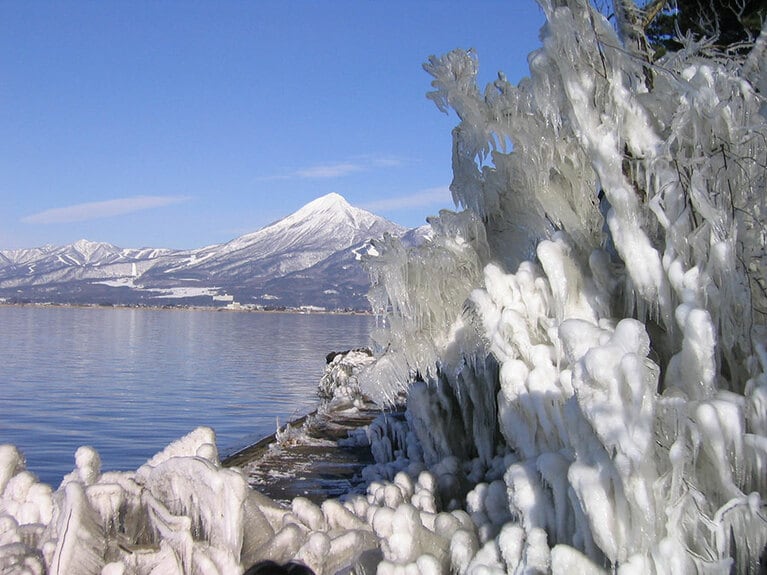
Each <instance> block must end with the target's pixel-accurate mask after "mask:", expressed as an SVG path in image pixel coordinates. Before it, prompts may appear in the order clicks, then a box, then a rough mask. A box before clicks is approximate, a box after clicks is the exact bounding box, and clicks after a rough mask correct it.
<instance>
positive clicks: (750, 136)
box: [367, 0, 767, 573]
mask: <svg viewBox="0 0 767 575" xmlns="http://www.w3.org/2000/svg"><path fill="white" fill-rule="evenodd" d="M539 4H540V6H541V8H542V9H543V11H544V13H545V16H546V24H545V27H544V29H543V32H542V47H541V48H540V49H538V50H536V51H535V52H533V53H532V54H530V56H529V65H530V77H529V78H525V79H524V80H522V82H520V83H519V85H517V86H515V85H512V84H511V83H510V82H508V81H507V80H506V79H505V77H504V76H503V75H502V74H499V77H498V79H497V80H496V81H495V82H493V83H491V84H490V85H488V86H487V87H486V88H485V89H484V90H481V89H480V88H479V87H478V86H477V82H476V76H477V68H478V59H477V56H476V54H475V53H474V52H473V51H464V50H456V51H453V52H450V53H449V54H446V55H444V56H442V57H432V58H430V59H429V61H428V63H427V64H426V65H425V68H426V70H427V72H428V73H429V74H431V75H432V76H433V78H434V80H433V82H432V85H433V87H434V91H432V92H431V93H430V94H429V95H428V96H429V98H430V99H432V100H433V101H434V102H435V104H436V105H437V107H438V108H439V109H440V110H442V111H448V110H449V109H452V110H454V111H455V113H456V114H457V116H458V118H459V120H460V122H459V124H458V125H457V126H456V127H455V129H454V130H453V171H454V179H453V183H452V185H451V190H452V193H453V198H454V201H455V203H456V205H457V206H458V207H459V208H461V211H460V212H457V213H453V212H447V211H445V212H443V213H441V214H440V216H439V217H437V218H434V219H433V220H432V221H431V223H432V227H433V228H434V230H435V234H434V237H433V239H432V240H431V241H429V242H426V243H425V244H424V245H422V246H419V247H416V248H409V249H407V248H405V247H404V246H402V245H401V244H399V243H398V242H397V240H395V239H389V240H386V241H384V242H380V243H379V244H377V245H376V249H377V252H378V256H377V257H372V258H369V259H368V261H367V265H368V267H369V269H370V272H371V277H372V279H373V283H374V288H373V292H371V293H372V294H373V295H374V298H373V303H374V306H375V307H376V308H377V309H378V310H380V311H381V312H382V313H383V315H384V316H385V318H386V322H387V323H388V325H389V326H390V331H389V332H388V336H387V339H385V340H384V341H383V342H382V343H383V344H384V346H385V348H386V350H387V351H386V353H385V354H384V355H383V356H382V357H381V359H380V360H379V362H378V365H377V369H372V370H371V371H370V372H369V374H368V376H367V386H368V387H367V389H368V391H369V392H370V393H371V394H373V395H375V396H376V397H377V398H379V399H380V400H382V401H385V400H387V399H388V400H391V399H394V398H395V397H396V396H398V395H399V394H401V393H402V392H403V391H405V390H406V391H407V394H408V414H409V415H408V417H409V421H410V424H411V430H412V434H413V435H414V436H415V437H417V439H418V445H419V447H420V449H421V452H422V457H423V459H424V461H425V463H426V464H428V465H435V464H438V463H439V462H440V461H443V460H445V458H450V457H458V458H459V459H460V460H461V461H463V462H464V463H465V466H464V467H465V469H466V470H467V471H468V479H469V480H470V482H469V485H474V488H473V489H472V490H471V491H470V493H469V497H468V499H467V501H468V502H469V503H467V505H469V507H472V509H473V511H474V512H476V513H477V514H478V515H477V517H481V518H484V519H483V520H487V521H488V522H489V523H488V525H489V526H488V525H485V526H484V527H482V526H480V532H481V533H484V535H483V536H482V543H483V544H484V545H485V547H483V549H485V548H487V549H488V551H487V553H486V555H485V556H486V557H487V556H492V557H496V559H497V564H498V568H499V569H507V570H508V572H513V571H514V569H517V568H530V569H532V568H536V566H538V567H540V566H541V565H543V566H545V567H546V568H549V569H552V570H553V571H561V570H565V569H568V568H572V567H573V566H575V565H579V566H580V567H581V568H586V567H587V566H588V568H589V569H594V570H598V569H600V568H604V567H613V568H618V569H619V570H620V571H621V572H626V573H634V572H641V573H645V572H656V573H666V572H668V573H671V572H674V573H677V572H696V571H704V572H708V571H712V572H721V571H723V570H727V569H729V568H730V566H734V567H735V569H736V570H737V571H738V572H749V571H750V572H756V571H758V569H759V562H760V555H762V554H763V550H764V548H765V543H767V509H766V508H765V501H764V500H765V497H767V375H766V374H765V372H767V349H766V348H767V248H766V246H767V220H766V218H765V216H767V98H766V97H767V69H766V68H767V26H765V25H762V28H761V33H760V35H759V36H758V38H756V39H754V41H753V42H751V43H750V44H749V46H748V49H747V50H740V51H737V52H732V51H727V50H724V49H721V48H719V47H717V45H716V39H711V38H705V37H693V36H686V37H683V38H677V42H678V43H679V45H680V46H681V48H680V49H679V50H677V51H675V52H668V53H666V54H665V55H664V56H663V57H662V58H660V59H658V60H653V59H652V56H651V50H650V49H649V47H648V43H647V40H646V38H645V32H644V31H645V29H646V26H647V24H648V21H647V13H646V12H645V11H643V10H642V9H641V8H640V7H639V6H637V5H635V4H634V3H633V2H632V1H631V0H615V1H614V2H613V6H612V7H613V10H612V12H613V14H614V16H615V22H614V23H611V22H609V21H608V20H607V19H605V18H604V16H603V15H602V13H600V12H599V11H598V10H596V9H595V8H594V7H593V6H591V5H590V4H589V3H587V2H586V1H584V0H559V1H555V0H541V1H540V2H539ZM657 4H658V3H657V2H652V3H648V4H647V6H646V7H647V8H652V9H653V11H654V12H655V13H657V10H655V8H657V7H658V6H657ZM414 374H417V375H418V377H415V378H414V377H413V376H414ZM413 379H416V380H419V381H415V382H412V380H413ZM411 382H412V383H411ZM467 440H468V441H467ZM500 480H502V481H503V485H504V486H505V494H506V498H505V501H504V505H506V506H507V510H506V513H505V514H504V513H496V514H495V515H496V516H497V517H500V519H497V521H495V522H493V521H492V520H489V519H488V517H489V516H490V515H491V513H489V511H490V510H489V509H487V507H488V506H489V503H486V502H485V500H484V496H481V495H480V494H482V493H487V486H488V485H491V486H492V485H496V486H497V485H498V483H497V482H498V481H500ZM482 486H484V487H482ZM494 489H496V488H494ZM493 501H494V502H495V503H494V504H497V498H495V499H493ZM483 506H484V507H483ZM482 529H484V531H482ZM480 554H481V553H480ZM764 560H765V558H764V556H763V557H762V561H764ZM762 565H764V563H762ZM453 568H454V569H458V567H456V565H455V564H454V565H453ZM458 570H462V571H466V570H469V571H470V570H471V562H469V563H464V564H463V566H462V567H461V568H460V569H458Z"/></svg>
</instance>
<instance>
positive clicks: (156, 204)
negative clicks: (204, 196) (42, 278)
mask: <svg viewBox="0 0 767 575" xmlns="http://www.w3.org/2000/svg"><path fill="white" fill-rule="evenodd" d="M188 199H189V198H188V197H187V196H133V197H130V198H117V199H114V200H105V201H102V202H86V203H84V204H75V205H72V206H65V207H62V208H51V209H49V210H43V211H42V212H38V213H36V214H31V215H28V216H25V217H23V218H21V221H22V222H24V223H27V224H62V223H71V222H84V221H87V220H98V219H101V218H111V217H113V216H122V215H124V214H130V213H132V212H138V211H141V210H149V209H152V208H160V207H163V206H168V205H171V204H178V203H181V202H185V201H187V200H188Z"/></svg>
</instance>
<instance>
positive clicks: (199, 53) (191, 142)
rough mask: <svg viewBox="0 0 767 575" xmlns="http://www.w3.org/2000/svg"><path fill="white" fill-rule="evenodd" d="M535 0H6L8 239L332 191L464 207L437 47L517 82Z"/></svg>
mask: <svg viewBox="0 0 767 575" xmlns="http://www.w3.org/2000/svg"><path fill="white" fill-rule="evenodd" d="M542 23H543V16H542V14H541V11H540V9H539V8H538V6H537V5H536V4H535V2H533V0H497V1H495V0H475V1H468V0H467V1H463V2H457V1H451V0H444V1H429V0H424V1H413V0H410V1H394V0H387V1H373V0H354V1H344V0H324V1H319V0H316V1H308V0H305V1H291V0H287V1H280V2H276V1H275V2H271V1H252V2H245V1H237V2H235V1H222V2H219V1H215V2H214V1H213V0H210V1H206V2H201V1H194V0H191V1H183V2H182V1H181V0H177V1H174V0H163V1H160V0H158V1H149V0H147V1H143V2H129V1H128V0H123V1H111V0H102V1H98V0H83V1H71V2H44V1H37V0H32V1H27V0H16V1H13V0H2V1H0V249H8V248H24V247H35V246H41V245H43V244H47V243H50V244H54V245H62V244H66V243H70V242H73V241H76V240H78V239H80V238H86V239H90V240H94V241H106V242H110V243H113V244H115V245H118V246H120V247H143V246H152V247H170V248H195V247H202V246H205V245H209V244H214V243H221V242H225V241H228V240H230V239H232V238H234V237H236V236H238V235H241V234H243V233H247V232H251V231H255V230H257V229H258V228H260V227H262V226H264V225H266V224H268V223H270V222H272V221H275V220H277V219H279V218H281V217H283V216H285V215H287V214H289V213H291V212H293V211H294V210H296V209H298V208H300V207H301V206H302V205H304V204H305V203H307V202H309V201H311V200H312V199H314V198H316V197H319V196H321V195H324V194H327V193H329V192H337V193H340V194H342V195H343V196H344V197H346V199H347V200H348V201H349V202H350V203H352V204H354V205H356V206H359V207H363V208H366V209H370V210H371V211H374V212H376V213H378V214H380V215H382V216H384V217H387V218H389V219H391V220H393V221H395V222H397V223H400V224H402V225H406V226H417V225H420V224H422V223H424V222H425V218H426V217H427V216H428V215H431V214H435V213H437V212H438V211H439V209H441V208H452V207H453V206H452V202H451V200H450V196H449V192H448V191H447V187H448V185H449V184H450V180H451V168H450V156H451V137H450V131H451V129H452V128H453V127H454V126H455V124H456V122H457V120H456V117H455V115H454V114H451V115H445V114H442V113H441V112H439V111H438V110H437V108H436V107H435V106H434V105H433V104H432V103H431V102H429V101H428V100H427V99H426V97H425V94H426V92H428V91H429V90H430V81H431V78H430V76H429V75H428V74H427V73H426V72H424V71H423V69H422V64H423V62H425V61H426V60H427V59H428V57H429V56H430V55H432V54H436V55H440V54H443V53H445V52H447V51H449V50H451V49H453V48H475V49H476V50H477V52H478V54H479V62H480V79H481V82H482V83H485V82H489V81H492V80H493V79H494V78H495V76H496V74H497V72H498V71H499V70H503V71H504V72H505V73H506V74H507V76H508V77H509V79H510V80H512V81H514V82H516V81H518V80H519V79H520V78H522V77H523V76H525V75H527V72H528V67H527V54H528V53H529V52H531V51H532V50H534V49H536V48H537V47H538V45H539V41H538V34H539V30H540V27H541V25H542Z"/></svg>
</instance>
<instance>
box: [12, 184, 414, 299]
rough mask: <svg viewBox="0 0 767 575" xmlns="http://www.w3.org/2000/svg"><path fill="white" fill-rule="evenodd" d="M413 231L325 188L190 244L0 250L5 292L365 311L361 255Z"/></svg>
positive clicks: (33, 296) (83, 244)
mask: <svg viewBox="0 0 767 575" xmlns="http://www.w3.org/2000/svg"><path fill="white" fill-rule="evenodd" d="M406 232H408V229H407V228H404V227H402V226H399V225H398V224H395V223H393V222H390V221H389V220H386V219H385V218H382V217H380V216H377V215H375V214H372V213H370V212H368V211H365V210H362V209H359V208H355V207H353V206H351V205H350V204H349V203H348V202H347V201H346V200H345V199H344V198H343V197H342V196H340V195H339V194H335V193H332V194H328V195H325V196H322V197H320V198H318V199H316V200H314V201H312V202H309V203H308V204H306V205H305V206H303V207H302V208H300V209H299V210H297V211H296V212H294V213H292V214H290V215H288V216H286V217H285V218H282V219H281V220H278V221H276V222H274V223H272V224H269V225H267V226H265V227H263V228H261V229H259V230H257V231H255V232H253V233H249V234H245V235H243V236H240V237H238V238H235V239H233V240H231V241H230V242H227V243H224V244H217V245H212V246H206V247H203V248H198V249H194V250H170V249H158V248H141V249H133V248H131V249H124V248H119V247H117V246H114V245H111V244H108V243H103V242H91V241H88V240H79V241H77V242H75V243H73V244H69V245H66V246H60V247H56V246H43V247H39V248H32V249H17V250H0V298H2V299H3V300H5V301H16V302H18V301H29V302H51V303H78V304H86V303H92V304H117V305H137V304H146V305H164V304H190V305H214V304H216V303H217V302H218V303H219V305H221V304H225V303H227V302H232V301H236V302H238V303H240V304H242V305H258V306H267V307H291V308H296V307H301V306H313V307H321V308H325V309H356V310H362V309H368V307H369V306H368V303H367V299H366V294H367V290H368V277H367V274H366V273H365V272H364V270H363V269H362V266H361V265H360V264H359V262H358V261H357V260H358V256H357V254H358V253H359V252H360V251H364V250H365V246H366V244H367V243H368V242H369V241H370V240H371V239H374V238H381V237H383V235H384V234H386V233H388V234H391V235H395V236H402V235H404V234H405V233H406Z"/></svg>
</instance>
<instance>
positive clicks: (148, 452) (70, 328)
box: [0, 306, 374, 488]
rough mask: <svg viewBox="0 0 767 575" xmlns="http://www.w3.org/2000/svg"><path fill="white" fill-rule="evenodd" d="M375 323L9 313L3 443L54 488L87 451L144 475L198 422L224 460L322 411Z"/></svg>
mask: <svg viewBox="0 0 767 575" xmlns="http://www.w3.org/2000/svg"><path fill="white" fill-rule="evenodd" d="M373 321H374V320H373V319H372V318H371V317H369V316H354V315H320V314H313V315H302V314H283V313H238V312H216V311H175V310H173V311H171V310H168V311H166V310H144V309H101V308H85V309H83V308H56V307H54V308H36V307H8V306H0V444H1V443H12V444H14V445H16V446H18V447H19V449H20V450H21V451H22V452H23V453H24V455H25V456H26V459H27V468H28V469H30V470H31V471H33V472H34V473H36V474H37V475H38V477H40V479H41V480H43V481H45V482H47V483H50V484H52V485H53V487H54V488H56V487H57V486H58V484H59V483H60V481H61V478H62V476H63V475H65V474H66V473H69V472H70V471H71V470H72V469H73V467H74V453H75V450H76V449H77V448H78V447H79V446H81V445H90V446H92V447H94V448H95V449H96V450H97V451H98V452H99V453H100V455H101V459H102V469H103V470H105V471H106V470H129V469H136V468H137V467H138V466H140V465H141V464H142V463H144V462H145V461H146V460H147V459H148V458H149V457H151V456H152V455H154V454H155V453H156V452H158V451H160V450H161V449H162V448H164V447H165V446H166V445H167V444H168V443H170V442H171V441H173V440H174V439H177V438H179V437H181V436H183V435H185V434H186V433H188V432H190V431H192V430H193V429H194V428H196V427H198V426H200V425H207V426H210V427H212V428H213V429H215V431H216V436H217V440H218V446H219V451H220V452H221V453H222V454H226V453H227V452H231V451H233V450H234V449H236V448H239V447H243V446H245V445H247V444H248V443H250V442H253V441H254V440H256V439H258V438H260V437H263V436H265V435H268V434H269V433H272V432H273V431H274V429H275V427H276V420H277V418H279V420H280V421H281V422H282V423H284V422H286V421H288V420H290V419H292V418H294V417H296V416H298V415H302V414H304V413H307V412H309V411H311V410H312V409H314V407H316V405H317V403H318V400H317V384H318V383H319V379H320V377H321V376H322V372H323V369H324V366H325V355H326V354H327V353H328V352H329V351H334V350H345V349H349V348H353V347H360V346H365V345H368V343H369V333H370V330H371V328H372V325H373Z"/></svg>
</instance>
